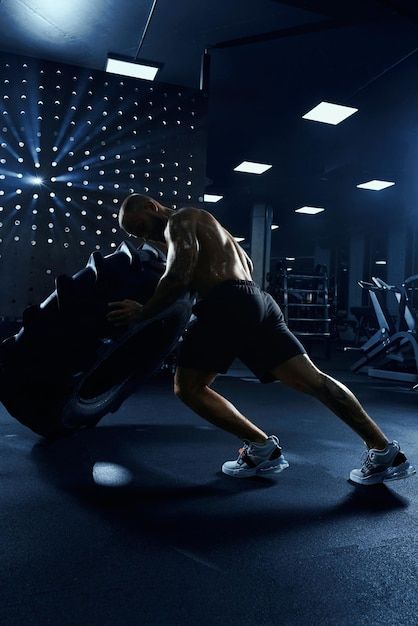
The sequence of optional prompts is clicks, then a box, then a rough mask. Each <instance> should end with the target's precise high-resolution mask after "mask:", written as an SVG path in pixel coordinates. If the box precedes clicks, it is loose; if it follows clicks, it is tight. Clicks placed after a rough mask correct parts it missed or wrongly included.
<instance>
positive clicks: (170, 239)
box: [107, 209, 199, 325]
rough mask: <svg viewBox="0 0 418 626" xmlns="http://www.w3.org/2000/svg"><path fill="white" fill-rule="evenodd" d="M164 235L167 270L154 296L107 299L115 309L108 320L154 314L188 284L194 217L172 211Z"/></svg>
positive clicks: (192, 258)
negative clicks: (143, 301) (135, 299)
mask: <svg viewBox="0 0 418 626" xmlns="http://www.w3.org/2000/svg"><path fill="white" fill-rule="evenodd" d="M165 237H166V240H167V244H168V253H167V266H166V271H165V273H164V275H163V276H162V277H161V279H160V281H159V283H158V285H157V288H156V290H155V292H154V294H153V296H152V297H151V298H150V300H148V302H147V303H146V304H145V305H144V306H141V305H140V304H139V303H137V302H135V303H134V302H133V301H132V300H124V301H123V302H112V303H110V306H111V308H114V309H116V310H113V311H112V312H111V313H109V314H108V316H107V319H108V320H109V321H111V322H114V323H115V324H119V325H123V324H127V323H130V322H133V321H137V320H140V319H141V320H142V319H148V318H151V317H154V316H155V315H157V314H158V313H160V312H161V311H162V310H163V309H165V308H166V307H168V306H169V305H170V304H172V303H173V302H175V301H176V300H177V298H178V297H179V296H180V295H181V294H182V293H184V291H186V290H187V288H188V287H189V286H190V283H191V280H192V277H193V273H194V269H195V267H196V264H197V258H198V253H199V242H198V240H197V236H196V217H195V216H194V215H193V213H191V212H190V211H188V210H187V209H184V210H182V211H179V212H178V213H176V214H174V215H173V217H171V218H170V220H169V222H168V224H167V228H166V231H165Z"/></svg>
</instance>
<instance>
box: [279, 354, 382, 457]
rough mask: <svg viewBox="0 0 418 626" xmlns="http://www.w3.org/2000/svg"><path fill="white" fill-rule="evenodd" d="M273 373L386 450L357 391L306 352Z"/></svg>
mask: <svg viewBox="0 0 418 626" xmlns="http://www.w3.org/2000/svg"><path fill="white" fill-rule="evenodd" d="M271 373H272V374H273V376H274V377H275V378H276V379H277V380H280V381H281V382H282V383H284V384H285V385H287V386H289V387H292V388H293V389H298V390H299V391H303V392H304V393H307V394H310V395H312V396H314V397H315V398H317V399H318V400H320V401H321V402H322V403H323V404H325V406H327V407H328V408H329V409H331V411H332V412H333V413H335V415H338V417H340V418H341V419H342V420H343V421H344V422H345V423H346V424H347V425H348V426H349V427H350V428H352V429H353V430H354V431H355V432H356V433H357V434H358V435H359V436H360V437H361V438H362V439H363V441H364V442H365V443H366V445H367V446H368V447H369V448H374V449H377V450H383V449H384V448H385V447H386V446H387V444H388V443H389V442H388V439H387V438H386V436H385V435H384V434H383V432H382V431H381V430H380V428H379V427H378V426H377V424H376V423H375V422H374V421H373V420H372V419H371V417H370V416H369V415H367V413H366V411H365V410H364V409H363V407H362V406H361V404H360V403H359V401H358V400H357V398H356V397H355V396H354V395H353V393H352V392H351V391H350V390H349V389H348V388H347V387H345V385H343V384H342V383H340V382H338V381H337V380H335V379H333V378H331V376H328V375H327V374H324V373H323V372H321V371H320V370H319V369H318V368H317V367H316V366H315V365H314V364H313V363H312V361H311V360H310V358H309V357H308V356H307V355H306V354H300V355H298V356H295V357H293V358H291V359H289V360H288V361H286V362H285V363H282V365H278V366H277V367H275V368H274V369H273V370H272V372H271Z"/></svg>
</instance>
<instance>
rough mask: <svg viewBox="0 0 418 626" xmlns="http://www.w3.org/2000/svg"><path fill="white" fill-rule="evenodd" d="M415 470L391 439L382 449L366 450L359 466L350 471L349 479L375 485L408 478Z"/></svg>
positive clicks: (360, 483)
mask: <svg viewBox="0 0 418 626" xmlns="http://www.w3.org/2000/svg"><path fill="white" fill-rule="evenodd" d="M415 472H416V470H415V467H413V466H412V465H411V464H410V463H409V461H408V459H407V458H406V456H405V455H404V453H403V452H402V451H401V449H400V446H399V443H398V442H397V441H392V442H391V443H389V444H388V445H387V446H386V448H385V449H384V450H374V449H373V448H372V449H370V450H368V451H367V452H366V453H365V457H364V460H363V465H362V466H361V468H359V469H353V470H352V471H351V472H350V480H351V481H353V482H354V483H357V484H358V485H377V484H378V483H383V482H388V481H390V480H399V479H401V478H408V477H409V476H412V475H413V474H415Z"/></svg>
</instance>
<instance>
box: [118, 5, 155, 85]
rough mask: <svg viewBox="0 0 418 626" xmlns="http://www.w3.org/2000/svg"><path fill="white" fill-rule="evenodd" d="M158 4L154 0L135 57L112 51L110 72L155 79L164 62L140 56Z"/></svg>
mask: <svg viewBox="0 0 418 626" xmlns="http://www.w3.org/2000/svg"><path fill="white" fill-rule="evenodd" d="M156 5H157V0H154V2H153V3H152V6H151V10H150V12H149V15H148V19H147V23H146V24H145V28H144V32H143V33H142V36H141V40H140V42H139V45H138V49H137V51H136V55H135V57H134V58H133V59H132V58H130V57H124V56H120V55H119V54H113V53H110V54H109V55H108V57H107V63H106V72H110V73H111V74H119V75H122V76H129V77H131V78H142V79H143V80H154V79H155V77H156V75H157V72H158V70H160V69H161V68H162V67H163V64H162V63H154V62H153V61H146V60H145V59H138V56H139V52H140V50H141V48H142V44H143V43H144V39H145V35H146V34H147V30H148V27H149V25H150V23H151V19H152V16H153V14H154V11H155V7H156Z"/></svg>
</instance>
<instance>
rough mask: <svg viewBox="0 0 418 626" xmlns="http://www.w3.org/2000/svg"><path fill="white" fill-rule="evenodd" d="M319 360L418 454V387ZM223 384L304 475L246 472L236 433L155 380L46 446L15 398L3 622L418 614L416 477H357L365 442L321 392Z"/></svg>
mask: <svg viewBox="0 0 418 626" xmlns="http://www.w3.org/2000/svg"><path fill="white" fill-rule="evenodd" d="M337 357H338V358H336V355H334V356H333V357H332V358H331V360H317V363H318V365H319V366H320V367H321V368H323V369H324V370H325V371H327V372H329V373H331V374H333V375H334V376H336V377H337V378H338V379H340V380H342V382H345V383H346V384H348V385H349V387H350V388H351V389H352V390H353V391H354V393H356V394H357V395H358V397H359V398H360V400H361V401H362V402H363V403H364V405H365V407H366V409H367V410H368V411H369V413H370V414H371V415H372V416H374V417H375V419H376V420H377V421H378V422H379V424H380V425H381V426H382V427H383V429H384V430H385V431H386V432H387V434H388V436H389V437H391V438H395V439H398V440H399V442H400V443H401V445H402V447H403V449H404V450H405V451H406V452H407V454H408V456H409V457H410V459H411V460H412V461H413V462H414V463H415V464H418V410H417V408H418V394H415V393H413V392H410V391H409V390H408V385H401V384H399V383H390V382H386V381H379V380H373V379H370V378H368V377H367V376H365V375H354V374H351V373H350V372H349V367H348V366H349V363H348V361H347V360H346V358H345V357H344V358H342V356H341V355H337ZM215 389H217V390H218V391H219V392H220V393H222V394H224V395H225V396H227V397H228V398H229V399H230V400H231V401H233V402H234V403H235V404H236V405H237V406H238V407H239V409H240V410H241V411H242V412H244V413H245V414H246V415H248V417H250V418H252V419H254V420H255V421H256V422H257V423H258V424H259V425H260V426H261V427H263V428H264V429H265V430H266V431H268V432H269V433H276V434H278V435H279V437H280V439H281V441H282V444H283V447H284V451H285V455H286V457H287V459H288V460H289V462H290V467H289V469H287V470H285V471H284V472H282V473H281V474H279V475H277V476H276V477H275V478H267V477H263V478H251V479H245V480H237V479H233V478H229V477H227V476H224V475H223V474H222V473H221V471H220V467H221V465H222V463H223V462H224V461H225V460H227V459H233V458H235V457H236V455H237V448H238V447H239V442H237V441H236V440H235V439H234V438H233V437H232V436H231V435H229V434H227V433H224V432H222V431H220V430H218V429H216V428H215V427H212V426H211V425H209V424H207V423H205V422H204V421H203V420H201V419H200V418H199V417H197V416H195V415H194V414H193V413H192V412H191V411H190V410H189V409H187V408H186V407H184V406H183V405H182V404H181V402H180V401H179V400H178V399H177V398H175V397H174V396H173V395H172V393H171V381H170V379H169V378H167V377H161V376H159V377H155V378H153V379H152V380H151V381H150V382H149V383H148V384H147V385H145V386H144V387H142V388H141V389H140V390H139V391H138V392H137V393H136V394H135V395H133V396H131V397H130V398H129V399H128V400H127V401H126V403H125V404H124V405H123V406H122V407H121V408H120V410H119V411H118V412H117V413H115V414H114V415H110V416H107V417H106V418H105V419H103V420H102V422H101V423H100V424H99V426H98V427H97V428H95V429H91V430H86V431H82V432H79V433H77V434H76V435H75V436H73V437H71V438H69V439H66V440H61V441H58V442H55V443H52V444H51V443H46V442H45V441H44V440H42V439H41V438H39V437H38V436H37V435H35V434H33V433H32V432H31V431H29V430H28V429H26V428H24V427H23V426H21V425H20V424H19V423H18V422H16V421H15V420H13V419H12V418H11V417H10V416H9V415H8V414H7V413H6V411H5V410H4V409H3V408H1V409H0V422H1V431H0V432H1V435H0V441H1V454H0V475H1V490H0V498H1V508H0V550H1V568H0V579H1V584H0V623H1V624H5V625H7V626H14V625H23V624H24V625H25V626H28V625H30V626H32V625H33V626H35V625H39V626H44V625H46V624H52V625H58V624H59V625H60V626H65V625H71V626H72V625H96V624H100V625H111V626H118V625H123V626H129V625H131V624H135V625H136V624H138V625H141V626H148V625H149V626H151V625H152V626H154V625H155V626H157V625H158V626H161V625H166V624H167V625H170V626H176V625H180V626H182V625H197V624H199V625H206V624H207V625H215V624H222V625H223V624H232V623H244V624H247V623H251V624H257V625H258V626H267V625H268V626H270V625H272V626H273V625H283V626H284V625H299V624H310V625H317V624H318V625H319V624H321V625H323V624H325V625H328V624H330V625H331V624H332V625H334V624H335V625H338V626H343V625H344V626H346V625H347V626H356V625H362V626H363V625H369V624H370V625H373V626H379V625H385V626H389V625H392V624H393V625H395V624H396V625H400V626H406V625H417V624H418V585H417V570H418V502H417V497H416V494H417V488H418V479H417V478H416V477H412V478H410V479H408V480H405V481H397V482H393V483H389V484H388V485H387V486H386V485H379V486H375V487H369V488H365V487H355V486H353V485H352V484H350V483H349V482H348V481H347V477H348V475H349V472H350V470H351V469H352V468H353V467H358V466H359V460H360V457H361V453H362V451H363V449H364V446H363V444H362V443H361V441H360V440H359V439H358V438H357V436H356V435H354V434H353V433H352V432H351V431H350V430H349V429H348V428H347V427H346V426H345V425H344V424H343V423H341V422H340V421H339V420H338V419H337V418H335V417H334V416H333V415H332V414H331V413H329V412H328V410H327V409H325V408H323V407H322V406H321V405H320V404H319V403H318V402H316V401H315V400H313V399H312V398H309V397H307V396H304V395H302V394H299V393H297V392H295V391H292V390H290V389H288V388H285V387H284V386H283V385H281V384H280V383H276V384H272V385H260V384H258V383H257V381H255V380H254V379H253V378H252V376H251V374H250V373H249V372H246V371H245V370H243V369H239V367H238V368H235V369H233V370H231V372H230V373H229V375H228V376H224V377H219V378H218V379H217V380H216V382H215Z"/></svg>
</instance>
